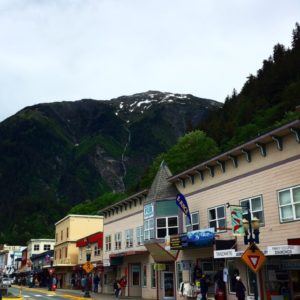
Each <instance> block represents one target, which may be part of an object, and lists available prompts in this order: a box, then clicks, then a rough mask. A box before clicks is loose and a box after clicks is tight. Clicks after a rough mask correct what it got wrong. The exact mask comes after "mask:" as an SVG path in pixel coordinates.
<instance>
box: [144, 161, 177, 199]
mask: <svg viewBox="0 0 300 300" xmlns="http://www.w3.org/2000/svg"><path fill="white" fill-rule="evenodd" d="M170 176H172V173H171V171H170V169H169V168H168V166H167V165H166V163H165V162H164V161H163V162H162V163H161V165H160V167H159V170H158V172H157V174H156V176H155V178H154V180H153V183H152V185H151V188H150V190H149V192H148V195H147V198H146V201H147V202H148V201H155V200H159V199H168V198H173V199H174V198H176V195H177V194H178V190H177V188H176V186H175V185H173V184H172V183H171V182H169V181H168V180H167V179H168V178H169V177H170Z"/></svg>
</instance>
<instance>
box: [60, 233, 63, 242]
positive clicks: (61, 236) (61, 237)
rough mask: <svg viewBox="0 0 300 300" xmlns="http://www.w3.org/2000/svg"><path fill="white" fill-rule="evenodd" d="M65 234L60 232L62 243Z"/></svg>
mask: <svg viewBox="0 0 300 300" xmlns="http://www.w3.org/2000/svg"><path fill="white" fill-rule="evenodd" d="M63 233H64V232H63V231H61V232H60V240H61V241H62V239H63V236H64V234H63Z"/></svg>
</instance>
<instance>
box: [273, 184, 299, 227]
mask: <svg viewBox="0 0 300 300" xmlns="http://www.w3.org/2000/svg"><path fill="white" fill-rule="evenodd" d="M278 205H279V212H280V222H290V221H296V220H300V186H296V187H292V188H288V189H285V190H282V191H279V192H278Z"/></svg>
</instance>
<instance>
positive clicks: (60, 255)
mask: <svg viewBox="0 0 300 300" xmlns="http://www.w3.org/2000/svg"><path fill="white" fill-rule="evenodd" d="M59 259H61V249H59Z"/></svg>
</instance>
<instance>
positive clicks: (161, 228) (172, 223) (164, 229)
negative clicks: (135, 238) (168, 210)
mask: <svg viewBox="0 0 300 300" xmlns="http://www.w3.org/2000/svg"><path fill="white" fill-rule="evenodd" d="M174 234H178V217H177V216H176V217H175V216H173V217H164V218H157V219H156V237H157V238H165V237H166V236H170V235H174Z"/></svg>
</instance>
